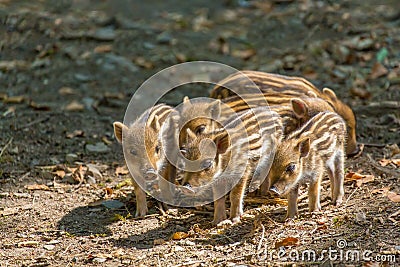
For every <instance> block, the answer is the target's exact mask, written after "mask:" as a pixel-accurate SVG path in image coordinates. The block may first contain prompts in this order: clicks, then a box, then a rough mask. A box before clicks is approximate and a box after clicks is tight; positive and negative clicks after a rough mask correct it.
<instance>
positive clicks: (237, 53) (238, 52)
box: [232, 48, 256, 60]
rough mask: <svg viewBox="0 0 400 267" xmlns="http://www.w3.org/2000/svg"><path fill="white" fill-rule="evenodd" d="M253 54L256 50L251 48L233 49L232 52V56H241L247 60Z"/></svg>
mask: <svg viewBox="0 0 400 267" xmlns="http://www.w3.org/2000/svg"><path fill="white" fill-rule="evenodd" d="M255 54H256V50H254V49H252V48H250V49H246V50H234V51H233V52H232V56H234V57H238V58H241V59H243V60H248V59H250V58H251V57H252V56H254V55H255Z"/></svg>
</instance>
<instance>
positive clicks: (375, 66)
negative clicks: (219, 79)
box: [0, 0, 400, 266]
mask: <svg viewBox="0 0 400 267" xmlns="http://www.w3.org/2000/svg"><path fill="white" fill-rule="evenodd" d="M378 2H379V4H377V3H378ZM0 18H1V22H2V23H1V24H0V33H1V38H0V117H1V120H0V149H1V152H0V239H1V242H0V248H1V249H0V266H127V265H130V266H265V265H274V266H280V265H293V266H294V265H296V266H302V265H312V264H315V265H322V266H333V265H335V266H336V265H342V266H344V265H346V266H399V264H400V206H399V201H400V196H399V195H400V186H399V181H400V160H399V158H400V151H399V149H398V147H397V146H398V145H400V134H399V133H400V4H399V2H398V0H384V1H372V0H367V1H364V0H355V1H342V0H341V1H310V0H301V1H290V0H274V1H245V0H243V1H230V0H224V1H197V0H196V1H177V0H172V1H155V0H153V1H129V0H118V1H111V0H110V1H107V0H104V1H89V0H69V1H67V0H62V1H55V0H44V1H14V0H13V1H9V0H0ZM193 60H209V61H216V62H221V63H224V64H227V65H230V66H233V67H235V68H237V69H251V70H261V71H266V72H274V73H281V74H285V75H296V76H303V77H306V78H307V79H309V80H310V81H312V82H313V83H314V84H315V85H316V86H318V87H319V88H323V87H329V88H332V89H333V90H335V92H336V93H337V95H338V96H339V97H340V98H341V99H343V101H344V102H346V103H348V104H349V105H350V106H351V107H352V108H353V110H354V111H355V114H356V116H357V120H358V126H357V137H358V141H359V143H362V144H365V146H364V150H363V153H362V154H361V155H360V156H358V157H356V158H349V159H347V160H346V164H345V165H346V174H347V179H346V183H345V195H346V200H345V203H344V204H343V205H342V206H341V207H339V208H334V207H332V206H330V205H329V197H328V192H329V191H330V189H329V184H328V183H327V182H324V183H323V189H322V194H323V195H322V206H323V209H322V211H321V212H318V213H314V214H310V213H308V211H307V198H306V195H305V194H304V193H303V194H302V197H301V201H300V203H299V205H300V216H299V218H298V219H296V220H295V221H293V222H290V223H285V222H284V221H283V217H284V215H285V211H286V207H285V201H284V200H280V199H268V198H256V197H247V198H246V200H245V215H244V216H243V221H242V222H241V223H240V224H238V225H235V226H232V227H231V228H228V229H218V228H215V227H213V226H212V225H211V220H212V206H206V207H203V209H200V210H199V209H183V208H178V209H170V210H168V212H162V211H161V210H160V207H161V206H160V205H159V203H157V202H156V201H154V200H152V199H150V197H149V198H148V200H149V208H150V214H149V215H148V216H146V217H145V218H133V214H134V213H135V203H134V201H135V200H134V199H135V198H134V196H133V195H132V194H131V193H132V186H131V185H129V183H127V179H128V175H127V174H126V170H125V169H123V168H121V167H123V166H124V159H123V154H122V149H121V147H120V145H119V144H118V143H117V142H116V140H115V138H114V136H113V129H112V122H114V121H122V120H123V116H124V112H125V108H126V106H127V105H128V102H129V100H130V97H131V96H132V94H133V93H134V92H135V90H136V89H137V88H138V87H139V86H140V84H141V83H143V82H144V81H145V80H146V79H147V78H149V77H150V76H151V75H153V74H155V73H156V72H157V71H159V70H162V69H163V68H165V67H169V66H171V65H173V64H177V63H180V62H186V61H193ZM185 94H189V95H190V96H191V97H194V96H207V92H205V91H204V90H187V91H178V92H176V93H175V94H174V95H171V96H169V97H168V98H167V99H166V101H167V102H168V103H169V104H177V103H179V102H180V101H181V99H182V96H183V95H185ZM382 159H385V160H382ZM310 251H314V252H315V253H316V256H315V257H314V258H312V257H311V258H309V257H308V256H309V255H310ZM357 253H359V254H357ZM357 255H358V256H357ZM311 256H312V255H311Z"/></svg>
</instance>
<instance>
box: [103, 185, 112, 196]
mask: <svg viewBox="0 0 400 267" xmlns="http://www.w3.org/2000/svg"><path fill="white" fill-rule="evenodd" d="M104 191H105V192H106V195H108V196H111V195H112V194H113V190H112V188H109V187H106V188H104Z"/></svg>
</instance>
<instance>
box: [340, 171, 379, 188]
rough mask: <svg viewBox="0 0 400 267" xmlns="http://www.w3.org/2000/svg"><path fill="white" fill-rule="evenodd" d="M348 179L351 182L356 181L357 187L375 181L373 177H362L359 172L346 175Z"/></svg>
mask: <svg viewBox="0 0 400 267" xmlns="http://www.w3.org/2000/svg"><path fill="white" fill-rule="evenodd" d="M346 179H347V180H349V181H356V186H357V187H360V186H361V185H362V184H365V183H369V182H372V181H374V180H375V177H374V176H373V175H370V174H368V175H362V174H359V173H357V172H349V173H348V174H346Z"/></svg>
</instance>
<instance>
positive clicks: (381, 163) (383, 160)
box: [379, 159, 392, 167]
mask: <svg viewBox="0 0 400 267" xmlns="http://www.w3.org/2000/svg"><path fill="white" fill-rule="evenodd" d="M391 162H392V160H390V159H381V160H380V161H379V164H380V165H381V166H382V167H385V166H387V165H389V164H390V163H391Z"/></svg>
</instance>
